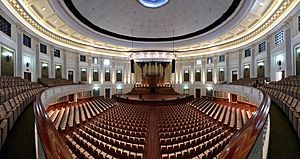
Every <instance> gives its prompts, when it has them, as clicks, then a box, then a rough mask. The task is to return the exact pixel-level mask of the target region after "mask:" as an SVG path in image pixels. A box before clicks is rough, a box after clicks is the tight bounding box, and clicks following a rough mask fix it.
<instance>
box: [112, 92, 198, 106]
mask: <svg viewBox="0 0 300 159" xmlns="http://www.w3.org/2000/svg"><path fill="white" fill-rule="evenodd" d="M113 98H114V99H115V100H116V101H120V102H125V103H134V104H148V105H165V104H179V103H186V102H189V101H191V100H193V99H194V96H189V95H166V94H141V95H127V94H125V95H114V96H113Z"/></svg>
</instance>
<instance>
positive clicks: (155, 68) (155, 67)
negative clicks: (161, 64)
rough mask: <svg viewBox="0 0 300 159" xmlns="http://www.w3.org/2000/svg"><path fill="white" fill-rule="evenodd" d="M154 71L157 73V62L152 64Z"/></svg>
mask: <svg viewBox="0 0 300 159" xmlns="http://www.w3.org/2000/svg"><path fill="white" fill-rule="evenodd" d="M154 73H155V74H157V73H158V69H157V62H155V65H154Z"/></svg>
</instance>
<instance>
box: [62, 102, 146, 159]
mask: <svg viewBox="0 0 300 159" xmlns="http://www.w3.org/2000/svg"><path fill="white" fill-rule="evenodd" d="M149 113H150V111H149V108H148V107H145V106H140V105H131V104H123V103H116V104H115V106H114V107H111V108H110V109H107V110H106V111H104V112H103V113H100V114H98V115H96V116H95V117H93V118H92V119H91V120H89V121H88V122H86V123H82V124H80V125H81V126H80V127H76V128H74V129H73V130H71V131H69V132H67V133H63V134H64V135H65V136H66V138H67V140H68V141H67V145H68V147H69V148H70V152H72V154H73V157H74V158H143V156H144V154H143V153H144V146H145V137H146V131H147V124H148V118H149ZM83 149H84V150H83Z"/></svg>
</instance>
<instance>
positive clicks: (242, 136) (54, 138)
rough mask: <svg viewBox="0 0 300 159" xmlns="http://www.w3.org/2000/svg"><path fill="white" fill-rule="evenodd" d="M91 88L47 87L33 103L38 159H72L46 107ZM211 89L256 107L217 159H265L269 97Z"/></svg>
mask: <svg viewBox="0 0 300 159" xmlns="http://www.w3.org/2000/svg"><path fill="white" fill-rule="evenodd" d="M92 89H93V88H92V85H68V86H59V87H53V88H49V89H47V90H45V91H43V92H42V93H40V94H39V95H38V96H37V98H36V101H35V104H34V112H35V118H36V130H37V132H36V134H37V135H36V152H37V154H36V155H37V158H47V159H57V158H60V159H69V158H72V157H71V154H70V152H69V150H68V148H67V146H66V144H65V143H64V142H63V140H62V138H61V137H60V135H59V133H58V131H57V130H56V129H55V127H54V125H53V124H52V122H51V120H50V119H49V117H48V116H47V115H46V112H45V108H46V107H47V106H48V105H49V104H50V103H52V102H54V101H55V100H56V99H58V98H59V97H63V96H66V95H68V94H74V93H79V92H84V91H91V90H92ZM214 90H216V91H222V92H227V93H232V94H237V95H239V96H242V97H247V98H248V99H249V100H250V102H252V103H254V104H255V105H257V107H258V108H257V112H256V113H255V114H254V115H253V117H252V118H251V119H250V120H249V121H248V122H247V123H246V125H244V126H243V127H242V129H241V130H239V131H238V132H237V133H236V134H235V135H234V136H233V138H232V139H231V140H230V142H229V144H228V145H227V146H226V147H225V149H224V150H223V151H222V153H221V155H220V156H219V158H222V159H223V158H226V159H227V158H228V159H229V158H230V159H234V158H237V159H240V158H256V159H260V158H266V153H265V152H266V151H267V148H268V141H269V125H270V123H269V118H268V113H269V108H270V102H271V100H270V97H269V96H268V95H267V94H266V93H264V92H262V91H260V90H258V89H256V88H251V87H246V86H237V85H215V86H214Z"/></svg>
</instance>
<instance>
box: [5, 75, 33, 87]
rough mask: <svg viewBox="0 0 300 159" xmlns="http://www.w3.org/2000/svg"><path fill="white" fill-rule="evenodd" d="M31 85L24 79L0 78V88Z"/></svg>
mask: <svg viewBox="0 0 300 159" xmlns="http://www.w3.org/2000/svg"><path fill="white" fill-rule="evenodd" d="M30 84H32V83H31V82H30V81H28V80H26V79H22V78H20V77H12V76H0V88H7V87H17V86H25V85H30Z"/></svg>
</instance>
